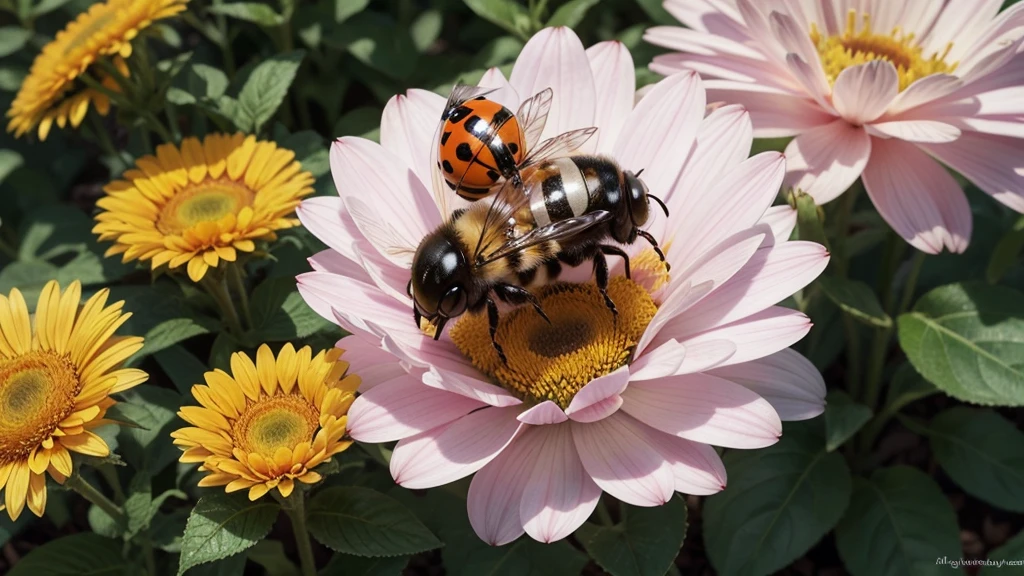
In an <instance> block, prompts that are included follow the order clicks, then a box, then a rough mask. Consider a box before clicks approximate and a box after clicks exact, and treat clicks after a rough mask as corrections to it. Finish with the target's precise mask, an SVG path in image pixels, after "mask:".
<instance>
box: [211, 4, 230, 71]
mask: <svg viewBox="0 0 1024 576" xmlns="http://www.w3.org/2000/svg"><path fill="white" fill-rule="evenodd" d="M223 3H224V2H223V1H222V0H213V5H214V6H220V5H221V4H223ZM214 21H215V22H216V23H217V30H219V31H220V35H221V41H220V42H218V44H219V45H220V51H221V58H222V59H223V60H224V72H225V73H226V74H227V75H228V79H232V78H234V77H235V54H234V52H233V51H232V49H231V35H230V34H228V19H227V17H226V16H224V15H223V14H217V15H216V16H214Z"/></svg>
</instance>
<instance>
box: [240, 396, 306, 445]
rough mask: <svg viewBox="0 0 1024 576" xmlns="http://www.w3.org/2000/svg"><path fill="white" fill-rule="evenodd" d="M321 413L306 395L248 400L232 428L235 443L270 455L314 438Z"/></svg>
mask: <svg viewBox="0 0 1024 576" xmlns="http://www.w3.org/2000/svg"><path fill="white" fill-rule="evenodd" d="M319 424H320V412H319V411H318V410H317V409H316V407H314V406H313V405H312V404H310V403H309V402H308V401H307V400H306V399H305V398H302V397H301V396H298V395H296V394H284V395H281V396H272V397H266V398H260V400H258V401H256V402H249V405H248V407H246V409H245V412H244V413H242V415H241V416H239V417H238V420H236V421H235V424H234V427H233V429H232V435H233V436H234V439H235V443H236V444H237V445H238V446H240V447H241V448H242V449H243V450H245V451H246V452H248V453H254V452H255V453H258V454H260V455H262V456H265V457H268V458H273V457H274V452H276V451H277V449H278V448H287V449H288V450H293V449H294V448H295V447H296V446H297V445H299V444H301V443H302V442H309V441H311V440H313V434H314V433H315V432H316V429H317V427H318V426H319Z"/></svg>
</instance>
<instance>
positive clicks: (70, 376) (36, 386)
mask: <svg viewBox="0 0 1024 576" xmlns="http://www.w3.org/2000/svg"><path fill="white" fill-rule="evenodd" d="M80 389H81V382H80V381H79V378H78V372H77V371H76V370H75V366H74V364H73V363H72V362H71V360H70V358H67V357H65V356H61V355H58V354H55V353H53V352H30V353H28V354H24V355H21V356H17V357H15V358H11V359H9V360H6V361H3V362H0V464H3V463H6V462H10V461H13V460H17V459H20V458H24V457H25V456H27V455H28V453H29V452H31V451H32V449H33V448H35V447H36V446H39V444H40V443H41V442H42V441H43V440H45V439H46V438H49V437H50V435H51V434H52V433H53V431H54V429H56V428H57V425H58V424H59V423H60V422H61V421H62V420H64V419H65V418H67V417H68V416H69V415H70V414H71V412H72V411H74V408H75V397H76V396H77V395H78V392H79V391H80Z"/></svg>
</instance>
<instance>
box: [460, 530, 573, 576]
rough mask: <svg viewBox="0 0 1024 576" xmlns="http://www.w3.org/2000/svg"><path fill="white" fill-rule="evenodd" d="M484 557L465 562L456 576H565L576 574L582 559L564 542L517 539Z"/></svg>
mask: <svg viewBox="0 0 1024 576" xmlns="http://www.w3.org/2000/svg"><path fill="white" fill-rule="evenodd" d="M490 550H491V552H490V553H488V554H482V555H481V554H478V555H474V556H473V557H471V558H469V559H468V560H467V562H466V564H465V566H464V570H463V571H462V572H460V574H462V575H464V576H476V575H478V574H486V575H487V576H565V575H566V574H580V573H581V572H582V571H583V566H584V565H586V556H585V555H583V554H581V553H580V552H578V551H577V550H576V549H575V548H573V547H572V546H570V545H569V544H568V543H567V542H565V541H564V540H563V541H561V542H555V543H553V544H541V543H540V542H537V541H536V540H534V539H532V538H520V539H519V540H517V541H516V542H513V543H511V544H507V545H505V546H502V547H500V548H491V549H490Z"/></svg>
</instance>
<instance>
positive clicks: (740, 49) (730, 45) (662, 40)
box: [644, 26, 764, 60]
mask: <svg viewBox="0 0 1024 576" xmlns="http://www.w3.org/2000/svg"><path fill="white" fill-rule="evenodd" d="M644 41H645V42H650V43H651V44H654V45H656V46H661V47H663V48H669V49H671V50H678V51H679V52H687V53H690V54H701V55H704V56H717V55H719V54H725V55H729V56H742V57H744V58H749V59H752V60H764V55H763V54H762V53H760V52H758V51H757V49H756V48H752V47H749V46H746V45H744V44H743V41H744V39H742V38H729V37H725V36H718V35H715V34H706V33H704V32H700V31H697V30H687V29H686V28H680V27H678V26H654V27H651V28H648V29H647V31H646V32H644Z"/></svg>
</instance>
